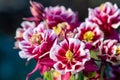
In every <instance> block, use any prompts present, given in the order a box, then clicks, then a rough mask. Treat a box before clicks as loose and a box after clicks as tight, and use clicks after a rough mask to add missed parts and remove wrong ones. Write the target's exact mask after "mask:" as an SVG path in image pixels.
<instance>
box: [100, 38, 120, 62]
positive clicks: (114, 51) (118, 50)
mask: <svg viewBox="0 0 120 80" xmlns="http://www.w3.org/2000/svg"><path fill="white" fill-rule="evenodd" d="M101 58H102V59H103V60H108V61H113V62H115V61H116V62H117V61H119V60H120V44H118V43H117V40H111V39H109V40H105V41H104V42H103V44H102V46H101Z"/></svg>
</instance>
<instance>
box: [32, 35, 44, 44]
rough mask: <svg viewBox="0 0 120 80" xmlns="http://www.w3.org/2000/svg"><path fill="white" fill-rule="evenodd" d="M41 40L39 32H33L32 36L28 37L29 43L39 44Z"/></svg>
mask: <svg viewBox="0 0 120 80" xmlns="http://www.w3.org/2000/svg"><path fill="white" fill-rule="evenodd" d="M41 40H42V36H41V34H39V33H37V34H33V35H32V37H31V38H30V42H31V44H40V43H41Z"/></svg>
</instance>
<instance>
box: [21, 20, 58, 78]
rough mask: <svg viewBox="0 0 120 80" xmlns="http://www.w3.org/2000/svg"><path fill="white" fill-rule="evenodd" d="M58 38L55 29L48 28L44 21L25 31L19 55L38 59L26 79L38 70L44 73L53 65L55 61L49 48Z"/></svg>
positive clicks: (28, 58)
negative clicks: (50, 55)
mask: <svg viewBox="0 0 120 80" xmlns="http://www.w3.org/2000/svg"><path fill="white" fill-rule="evenodd" d="M56 38H57V35H55V33H54V31H53V30H51V29H47V30H46V28H45V25H44V22H41V23H40V24H39V25H38V26H37V27H35V28H29V29H27V30H26V31H25V32H24V34H23V40H22V41H20V42H19V48H20V49H21V51H20V52H19V55H20V57H21V58H24V59H27V61H29V60H30V59H32V58H34V59H35V60H36V61H37V64H36V67H35V68H34V69H33V71H32V72H31V73H29V74H28V76H27V78H26V80H28V78H29V77H30V76H31V75H32V74H33V73H34V72H35V71H36V70H40V72H41V74H43V73H44V72H45V71H46V70H49V69H50V68H51V67H52V66H53V64H54V61H53V60H51V59H50V58H49V50H50V49H51V47H52V45H53V43H54V41H55V39H56ZM48 63H49V64H48Z"/></svg>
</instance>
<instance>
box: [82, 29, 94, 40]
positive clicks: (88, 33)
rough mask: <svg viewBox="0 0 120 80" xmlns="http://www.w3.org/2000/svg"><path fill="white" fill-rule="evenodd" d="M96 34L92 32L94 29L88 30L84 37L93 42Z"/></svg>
mask: <svg viewBox="0 0 120 80" xmlns="http://www.w3.org/2000/svg"><path fill="white" fill-rule="evenodd" d="M94 36H95V34H94V32H92V31H87V32H86V33H85V34H84V36H83V38H84V40H85V41H87V42H92V40H93V38H94Z"/></svg>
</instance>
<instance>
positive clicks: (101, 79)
mask: <svg viewBox="0 0 120 80" xmlns="http://www.w3.org/2000/svg"><path fill="white" fill-rule="evenodd" d="M104 71H105V65H102V68H101V73H100V80H103V76H104Z"/></svg>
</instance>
